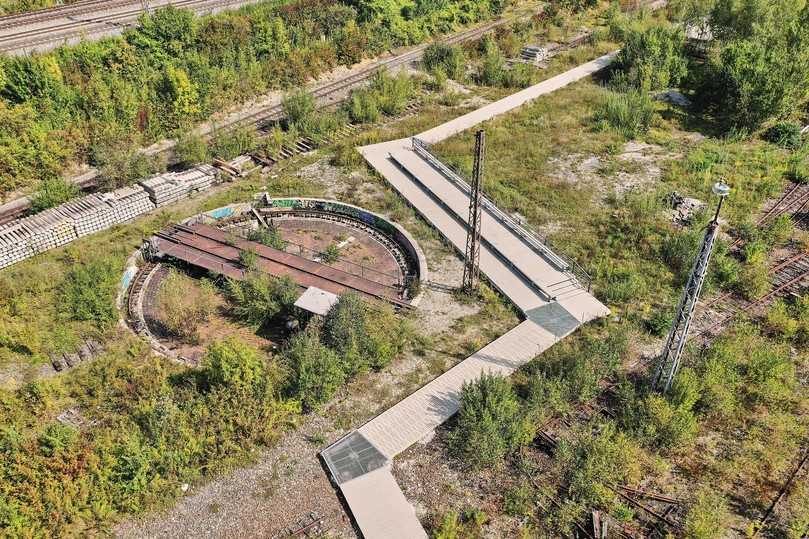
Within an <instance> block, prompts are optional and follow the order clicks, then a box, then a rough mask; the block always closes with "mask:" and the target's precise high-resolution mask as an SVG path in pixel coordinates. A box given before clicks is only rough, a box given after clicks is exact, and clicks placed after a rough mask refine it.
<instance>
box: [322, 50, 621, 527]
mask: <svg viewBox="0 0 809 539" xmlns="http://www.w3.org/2000/svg"><path fill="white" fill-rule="evenodd" d="M615 54H617V53H613V54H609V55H606V56H603V57H601V58H598V59H596V60H593V61H592V62H588V63H586V64H583V65H581V66H579V67H576V68H574V69H572V70H570V71H568V72H566V73H563V74H561V75H558V76H556V77H553V78H551V79H548V80H546V81H543V82H541V83H539V84H537V85H535V86H532V87H530V88H527V89H525V90H523V91H521V92H518V93H516V94H514V95H511V96H508V97H506V98H504V99H501V100H500V101H497V102H495V103H491V104H489V105H487V106H485V107H482V108H480V109H478V110H476V111H474V112H470V113H469V114H466V115H464V116H461V117H460V118H456V119H455V120H452V121H449V122H447V123H445V124H443V125H440V126H438V127H435V128H433V129H430V130H428V131H425V132H424V133H421V134H419V135H417V138H418V139H419V140H421V141H424V142H426V143H428V144H431V143H435V142H439V141H441V140H443V139H445V138H447V137H450V136H452V135H454V134H456V133H458V132H460V131H463V130H465V129H469V128H470V127H473V126H475V125H477V124H478V123H480V122H483V121H486V120H488V119H490V118H493V117H494V116H497V115H499V114H503V113H505V112H508V111H510V110H513V109H514V108H516V107H519V106H521V105H523V104H524V103H526V102H528V101H530V100H532V99H536V98H537V97H539V96H541V95H544V94H547V93H550V92H552V91H554V90H557V89H559V88H562V87H564V86H566V85H568V84H570V83H572V82H575V81H578V80H581V79H582V78H585V77H587V76H590V75H592V74H593V73H595V72H597V71H599V70H600V69H603V68H604V67H606V66H607V65H609V63H610V62H611V61H612V59H613V58H614V57H615ZM358 149H359V151H360V153H362V155H363V156H364V157H365V159H366V161H367V162H368V163H369V164H370V165H371V166H372V167H374V169H376V170H377V172H379V173H380V174H381V175H382V176H383V177H384V178H385V180H386V181H387V182H388V183H389V184H390V185H391V186H392V187H393V188H394V189H395V190H396V191H397V192H398V193H399V194H400V195H401V196H402V197H403V198H404V199H405V200H406V201H407V202H408V203H409V204H410V205H411V206H412V207H413V208H415V209H416V210H417V211H418V212H419V214H421V216H422V217H423V218H424V219H425V220H427V222H429V223H430V224H431V225H432V226H433V227H435V228H436V229H437V230H438V231H439V232H440V233H441V234H442V235H443V236H444V237H445V238H446V239H447V240H448V241H449V242H450V243H451V244H452V245H453V246H454V247H455V248H456V249H457V250H458V251H459V252H460V253H461V254H463V253H464V250H465V247H466V236H467V230H468V212H469V194H468V191H467V190H465V189H464V188H463V186H461V185H459V183H458V182H457V181H455V180H457V178H454V179H453V178H451V177H450V173H449V172H448V171H447V170H446V169H444V168H443V167H442V166H441V164H440V163H436V161H435V160H434V159H433V158H432V156H431V155H429V153H427V154H425V153H424V152H423V151H421V149H420V150H419V151H418V152H417V151H414V149H413V141H412V139H400V140H394V141H391V142H385V143H381V144H375V145H371V146H365V147H362V148H358ZM510 221H511V218H510V217H509V216H508V215H507V214H505V213H503V212H502V211H500V210H498V209H497V208H496V207H492V208H489V209H487V210H486V211H484V213H483V216H482V227H481V238H482V246H481V254H480V268H481V271H482V272H483V273H484V275H485V276H486V278H487V279H488V280H489V281H490V282H491V283H492V284H493V285H494V286H495V287H496V288H497V289H498V290H499V291H500V292H501V293H502V294H503V295H505V296H506V297H508V298H509V300H511V301H512V302H513V303H514V304H515V305H516V306H517V307H518V308H519V309H520V310H521V311H522V313H523V315H524V316H525V320H524V321H523V322H521V323H520V324H519V325H518V326H517V327H515V328H514V329H512V330H510V331H508V332H507V333H506V334H505V335H503V336H501V337H500V338H498V339H496V340H495V341H493V342H491V343H490V344H488V345H487V346H485V347H484V348H483V349H481V350H479V351H478V352H476V353H474V354H472V355H471V356H469V357H468V358H466V359H465V360H463V361H462V362H460V363H459V364H457V365H456V366H455V367H453V368H451V369H450V370H448V371H447V372H445V373H444V374H442V375H441V376H439V377H437V378H436V379H434V380H433V381H431V382H429V383H428V384H426V385H425V386H423V387H422V388H420V389H418V390H417V391H415V392H414V393H413V394H411V395H409V396H408V397H406V398H405V399H403V400H402V401H400V402H399V403H397V404H396V405H394V406H392V407H391V408H389V409H388V410H386V411H384V412H382V413H381V414H379V415H378V416H376V417H374V418H373V419H371V420H370V421H368V422H367V423H365V424H364V425H362V426H361V427H359V428H358V429H357V430H356V431H353V432H352V433H350V434H349V435H348V436H346V437H344V438H342V439H341V440H338V441H337V442H336V443H335V444H333V445H332V446H330V447H328V448H326V449H325V450H324V451H323V452H322V453H321V455H322V456H323V458H324V460H326V462H327V464H328V466H329V468H330V469H331V471H332V474H333V475H334V477H335V479H336V480H337V482H338V484H339V487H340V489H341V491H342V492H343V494H344V496H345V498H346V501H347V502H348V505H349V507H350V509H351V512H352V514H353V515H354V518H355V520H356V522H357V524H358V525H359V527H360V530H361V531H362V534H363V536H364V537H365V538H366V539H410V538H421V537H426V533H425V532H424V530H423V529H422V528H421V524H420V523H419V520H418V517H417V516H416V514H415V511H414V510H413V508H412V506H411V505H410V503H408V501H407V499H406V498H405V497H404V494H402V492H401V490H399V488H398V486H397V485H396V481H395V478H394V477H393V476H392V475H391V473H390V462H391V460H392V459H393V458H394V457H395V456H396V455H398V454H399V453H401V452H402V451H404V450H405V449H407V448H408V447H410V446H411V445H413V444H414V443H416V442H418V441H419V440H422V439H424V438H425V437H426V436H428V435H429V434H431V433H432V432H433V431H434V430H435V428H436V427H437V426H439V425H441V424H442V423H443V422H444V421H446V420H447V419H449V418H450V417H451V416H452V415H453V414H455V413H456V412H457V411H458V408H459V404H460V395H461V390H462V388H463V385H464V384H465V383H468V382H472V381H474V380H476V379H478V378H479V377H480V376H481V374H483V373H494V374H499V375H502V376H508V375H510V374H511V373H513V372H514V371H515V370H517V369H518V368H520V367H521V366H522V365H524V364H526V363H528V362H529V361H531V360H532V359H534V358H535V357H536V356H538V355H539V354H541V353H542V352H543V351H545V350H546V349H548V348H549V347H550V346H552V345H553V344H555V343H557V342H559V340H561V339H563V338H564V337H566V336H567V335H569V334H570V333H571V332H573V331H575V330H576V328H578V327H579V326H580V325H581V324H583V323H585V322H588V321H590V320H593V319H595V318H598V317H603V316H606V315H608V314H609V309H608V308H607V307H606V306H604V305H603V304H602V303H601V302H599V301H598V300H597V299H596V298H595V297H593V296H592V295H591V294H590V293H589V292H588V290H587V289H585V288H584V287H583V286H582V285H581V283H579V282H578V281H577V280H576V278H575V276H574V275H573V274H572V272H571V271H570V270H569V268H567V267H566V266H565V263H564V262H563V259H562V257H559V256H557V255H556V254H555V253H553V252H551V251H550V250H549V249H548V248H547V247H542V246H537V245H533V247H532V245H531V244H530V242H529V241H528V240H526V238H525V236H524V235H521V234H520V231H519V230H516V229H515V227H514V226H513V223H511V222H510Z"/></svg>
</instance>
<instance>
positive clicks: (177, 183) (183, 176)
mask: <svg viewBox="0 0 809 539" xmlns="http://www.w3.org/2000/svg"><path fill="white" fill-rule="evenodd" d="M215 181H216V169H215V168H214V167H212V166H210V165H199V166H196V167H194V168H192V169H189V170H185V171H183V172H166V173H164V174H158V175H157V176H152V177H151V178H147V179H145V180H143V181H141V182H139V183H140V185H141V186H143V188H144V189H145V190H146V192H147V193H149V198H150V199H151V200H152V202H153V203H154V204H155V205H156V206H158V207H160V206H165V205H167V204H172V203H174V202H177V201H178V200H182V199H184V198H188V197H189V196H190V195H192V194H194V193H196V192H199V191H204V190H206V189H208V188H210V187H211V186H212V185H213V183H214V182H215Z"/></svg>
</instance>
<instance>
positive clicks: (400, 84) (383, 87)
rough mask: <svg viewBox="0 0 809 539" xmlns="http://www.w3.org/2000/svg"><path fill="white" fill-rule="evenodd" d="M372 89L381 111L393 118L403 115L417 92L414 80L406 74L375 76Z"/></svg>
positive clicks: (381, 74) (378, 74)
mask: <svg viewBox="0 0 809 539" xmlns="http://www.w3.org/2000/svg"><path fill="white" fill-rule="evenodd" d="M371 88H372V89H373V91H374V92H375V93H376V96H377V97H376V100H377V103H378V104H379V109H380V110H381V111H382V112H384V113H385V114H389V115H391V116H395V115H397V114H401V112H402V111H403V110H404V108H405V107H406V106H407V104H408V102H409V101H410V99H411V98H412V97H413V93H414V91H415V86H414V84H413V80H412V79H411V78H410V77H409V76H408V75H407V74H406V73H399V74H397V75H395V76H390V75H387V74H386V73H384V72H382V71H380V72H378V73H377V74H376V75H375V76H374V80H373V81H372V82H371Z"/></svg>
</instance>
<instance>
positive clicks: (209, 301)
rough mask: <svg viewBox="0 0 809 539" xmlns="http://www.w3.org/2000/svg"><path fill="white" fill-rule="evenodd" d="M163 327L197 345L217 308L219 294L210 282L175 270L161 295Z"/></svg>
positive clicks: (163, 283)
mask: <svg viewBox="0 0 809 539" xmlns="http://www.w3.org/2000/svg"><path fill="white" fill-rule="evenodd" d="M157 303H158V306H159V309H160V311H159V317H160V321H161V322H162V323H163V325H164V326H165V327H166V329H168V330H169V331H170V332H171V333H173V334H174V335H177V336H178V337H180V338H181V339H183V340H185V341H187V342H191V343H195V342H197V341H198V340H199V333H198V330H199V326H200V325H201V324H203V323H205V322H207V321H208V319H209V318H210V316H211V313H212V312H213V310H214V309H215V307H216V291H215V290H214V287H213V285H212V284H211V282H210V281H207V280H202V281H196V280H194V279H192V278H190V277H187V276H185V275H182V274H180V273H179V272H177V271H176V270H172V271H171V273H170V274H169V276H168V277H166V278H165V279H164V280H163V281H162V282H161V283H160V290H159V291H158V293H157Z"/></svg>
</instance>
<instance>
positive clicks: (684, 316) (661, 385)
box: [652, 183, 730, 393]
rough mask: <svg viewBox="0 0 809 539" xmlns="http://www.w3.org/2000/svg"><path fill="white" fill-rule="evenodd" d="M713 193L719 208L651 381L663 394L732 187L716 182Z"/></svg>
mask: <svg viewBox="0 0 809 539" xmlns="http://www.w3.org/2000/svg"><path fill="white" fill-rule="evenodd" d="M713 192H714V194H716V195H719V204H718V205H717V206H716V213H715V214H714V218H713V220H712V221H711V222H710V223H708V228H707V229H706V230H705V237H704V238H703V240H702V246H701V247H700V250H699V253H698V254H697V258H696V259H695V260H694V265H693V266H692V267H691V273H690V274H689V276H688V282H687V283H686V285H685V290H684V291H683V296H682V298H680V304H679V305H678V306H677V314H676V316H675V317H674V322H673V323H672V325H671V331H670V332H669V336H668V338H667V339H666V344H665V346H664V347H663V351H662V352H661V354H660V358H659V359H658V363H657V368H656V369H655V373H654V377H653V378H652V388H653V389H657V390H662V391H663V392H664V393H665V392H666V391H668V390H669V388H671V384H672V382H673V381H674V377H675V376H676V375H677V370H678V369H679V368H680V356H681V355H682V353H683V348H685V341H686V339H687V338H688V329H689V327H690V326H691V319H692V317H693V315H694V308H695V307H696V306H697V299H699V293H700V291H701V290H702V285H703V284H704V283H705V276H706V275H707V274H708V261H709V260H710V258H711V252H712V251H713V246H714V242H715V241H716V236H717V233H718V232H719V210H721V209H722V202H723V201H724V200H725V197H726V196H727V195H728V193H729V192H730V187H728V186H727V185H725V184H723V183H716V184H714V186H713Z"/></svg>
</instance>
